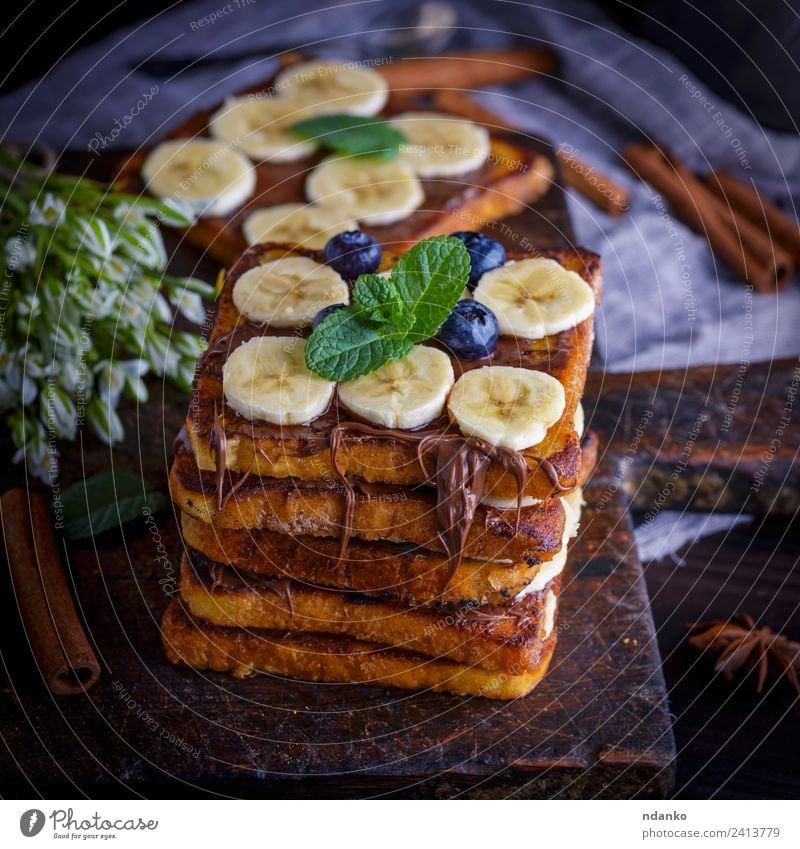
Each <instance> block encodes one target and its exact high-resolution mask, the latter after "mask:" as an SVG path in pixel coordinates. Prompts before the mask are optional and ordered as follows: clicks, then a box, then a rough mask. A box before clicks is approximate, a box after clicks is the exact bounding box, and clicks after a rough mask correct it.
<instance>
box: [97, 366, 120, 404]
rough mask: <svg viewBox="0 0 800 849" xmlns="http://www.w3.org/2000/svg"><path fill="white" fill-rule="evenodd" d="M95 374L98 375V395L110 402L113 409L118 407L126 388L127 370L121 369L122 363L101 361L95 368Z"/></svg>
mask: <svg viewBox="0 0 800 849" xmlns="http://www.w3.org/2000/svg"><path fill="white" fill-rule="evenodd" d="M94 373H95V375H97V393H98V395H99V396H100V398H101V399H102V400H103V401H104V402H106V401H107V402H110V404H111V406H112V407H116V406H117V404H119V398H120V395H122V390H123V389H124V388H125V379H126V373H125V370H124V369H123V368H121V364H120V363H112V362H111V360H101V361H100V362H99V363H98V364H97V365H96V366H95V367H94Z"/></svg>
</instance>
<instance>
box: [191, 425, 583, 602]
mask: <svg viewBox="0 0 800 849" xmlns="http://www.w3.org/2000/svg"><path fill="white" fill-rule="evenodd" d="M596 446H597V437H596V436H595V435H594V434H593V433H592V432H591V431H589V432H588V433H587V434H586V436H585V437H584V439H583V445H582V449H583V460H582V463H581V481H580V484H581V487H582V486H584V485H585V483H586V481H587V480H588V478H589V476H590V474H591V471H592V469H593V468H594V463H595V459H596V456H595V455H596ZM581 494H582V493H581V489H580V488H579V489H576V490H573V491H572V492H571V493H570V494H569V495H567V496H566V498H567V500H568V501H569V502H570V508H571V509H570V510H569V511H568V513H570V522H569V524H571V525H572V527H570V528H568V530H569V531H570V532H571V533H574V531H575V530H576V528H577V523H578V521H579V516H580V504H581V500H582V499H581ZM181 530H182V534H183V540H184V542H185V544H186V545H187V546H188V547H189V548H193V549H195V550H196V551H199V552H200V553H201V554H203V555H205V556H206V557H207V558H208V559H209V560H213V561H216V562H218V563H224V564H226V565H231V566H235V567H236V568H238V569H241V570H245V571H249V572H255V573H257V574H262V575H270V576H272V577H275V578H292V579H294V580H295V581H298V582H300V583H302V584H307V585H310V586H312V587H322V588H325V587H328V588H334V589H352V590H356V591H357V592H360V593H363V594H364V595H374V596H378V597H380V598H385V599H390V600H393V601H402V602H405V603H407V604H412V605H419V604H432V603H439V604H453V605H465V604H466V605H473V606H474V605H483V604H501V603H503V602H505V601H509V600H510V599H511V598H513V596H515V595H516V594H517V593H519V592H520V591H521V590H523V589H524V588H525V587H526V586H528V584H529V583H530V582H531V581H532V580H533V579H534V578H536V577H538V576H540V574H541V569H540V565H541V564H540V563H539V562H538V561H536V560H530V561H525V562H522V563H516V564H506V563H496V562H491V561H486V560H471V559H468V558H463V559H462V561H461V563H460V564H459V565H458V566H457V567H456V570H455V571H454V572H453V573H452V577H451V569H450V564H449V563H448V559H447V557H446V556H445V555H444V554H436V553H434V552H429V551H425V550H424V549H422V548H419V547H417V546H409V545H398V544H392V543H387V542H362V541H361V540H358V539H353V540H351V541H350V544H349V546H348V550H347V555H346V558H344V559H341V560H340V559H339V542H338V540H336V539H333V538H324V537H311V536H299V537H290V536H286V535H285V534H277V533H274V532H273V531H267V530H252V529H250V530H242V529H234V528H217V527H214V526H212V525H209V524H208V523H207V522H201V521H199V520H197V519H193V518H192V517H191V516H189V515H187V514H186V513H183V514H182V516H181ZM563 554H564V552H563V551H560V552H559V553H558V554H557V555H555V557H554V558H553V559H552V560H549V561H548V568H550V567H554V566H557V565H558V564H557V563H556V561H557V560H558V559H559V558H561V557H562V556H563Z"/></svg>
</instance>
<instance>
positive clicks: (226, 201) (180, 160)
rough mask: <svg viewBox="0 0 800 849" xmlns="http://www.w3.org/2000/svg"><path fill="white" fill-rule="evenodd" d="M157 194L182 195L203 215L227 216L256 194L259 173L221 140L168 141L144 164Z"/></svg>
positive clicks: (144, 174) (144, 173) (144, 175)
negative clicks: (254, 192)
mask: <svg viewBox="0 0 800 849" xmlns="http://www.w3.org/2000/svg"><path fill="white" fill-rule="evenodd" d="M142 178H143V179H144V181H145V183H146V184H147V188H148V189H149V191H151V192H152V193H153V194H154V195H158V196H159V197H162V198H179V199H181V200H184V201H186V202H188V203H189V204H190V205H191V206H192V208H193V209H195V211H196V212H197V213H198V214H200V215H226V214H227V213H229V212H232V211H233V210H234V209H236V208H237V207H238V206H241V205H242V204H243V203H244V202H245V201H246V200H247V199H248V198H249V197H250V195H252V194H253V191H254V190H255V187H256V175H255V171H254V170H253V166H252V165H251V164H250V162H249V161H248V160H247V158H246V157H245V156H242V154H241V153H238V152H237V151H235V150H232V149H231V148H230V147H229V146H228V145H226V144H224V143H223V142H220V141H209V140H208V139H199V140H193V141H183V140H180V141H168V142H163V143H162V144H160V145H158V146H157V147H156V148H155V149H154V150H153V151H152V153H150V155H149V156H148V157H147V159H146V160H145V162H144V165H143V166H142Z"/></svg>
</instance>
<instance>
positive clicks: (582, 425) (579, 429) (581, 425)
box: [572, 401, 586, 439]
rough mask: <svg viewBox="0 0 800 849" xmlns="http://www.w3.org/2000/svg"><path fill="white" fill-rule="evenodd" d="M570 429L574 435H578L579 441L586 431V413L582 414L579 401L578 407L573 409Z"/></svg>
mask: <svg viewBox="0 0 800 849" xmlns="http://www.w3.org/2000/svg"><path fill="white" fill-rule="evenodd" d="M572 427H573V429H574V431H575V433H577V434H578V439H580V438H581V437H582V436H583V432H584V430H585V429H586V413H584V411H583V404H581V402H580V401H578V406H577V407H576V408H575V418H574V420H573V424H572Z"/></svg>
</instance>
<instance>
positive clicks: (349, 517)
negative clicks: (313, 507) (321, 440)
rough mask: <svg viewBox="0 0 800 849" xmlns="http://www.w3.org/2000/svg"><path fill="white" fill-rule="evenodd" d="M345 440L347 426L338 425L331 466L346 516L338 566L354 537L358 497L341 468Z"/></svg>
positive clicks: (343, 522) (333, 436)
mask: <svg viewBox="0 0 800 849" xmlns="http://www.w3.org/2000/svg"><path fill="white" fill-rule="evenodd" d="M344 438H345V425H336V426H335V427H334V428H333V430H332V431H331V435H330V446H331V465H332V466H333V470H334V472H336V476H337V477H338V478H339V482H340V483H341V484H342V489H343V490H344V516H343V517H342V536H341V540H340V543H339V556H338V558H337V560H336V565H337V566H340V565H341V564H342V561H343V560H344V559H345V556H346V555H347V546H348V545H349V544H350V537H351V536H352V535H353V516H354V515H355V510H356V496H355V492H354V490H353V485H352V484H351V483H350V481H349V480H348V479H347V475H345V473H344V472H343V471H342V469H341V467H340V466H339V448H340V446H341V444H342V441H343V440H344Z"/></svg>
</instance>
